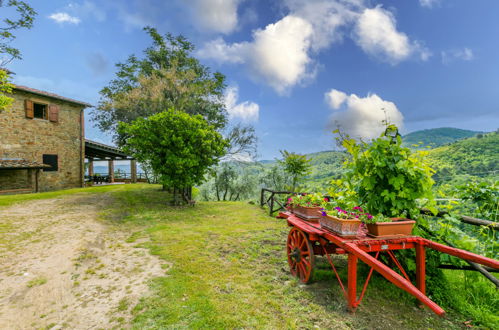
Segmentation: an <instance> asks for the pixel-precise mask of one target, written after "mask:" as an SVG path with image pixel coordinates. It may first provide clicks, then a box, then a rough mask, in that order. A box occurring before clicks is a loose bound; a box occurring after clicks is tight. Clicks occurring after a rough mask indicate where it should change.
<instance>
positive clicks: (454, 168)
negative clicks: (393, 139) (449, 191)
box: [427, 132, 499, 183]
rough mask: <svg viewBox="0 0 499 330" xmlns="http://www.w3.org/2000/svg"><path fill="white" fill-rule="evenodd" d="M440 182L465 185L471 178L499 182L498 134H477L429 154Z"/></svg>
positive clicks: (428, 157)
mask: <svg viewBox="0 0 499 330" xmlns="http://www.w3.org/2000/svg"><path fill="white" fill-rule="evenodd" d="M427 160H428V161H429V162H430V166H431V167H432V168H433V169H435V170H436V171H437V173H436V174H435V175H434V176H433V178H434V179H435V181H437V183H445V182H449V183H464V182H466V181H468V180H470V179H472V178H489V179H494V180H497V179H499V133H497V132H493V133H487V134H478V135H477V136H476V137H472V138H468V139H464V140H460V141H456V142H454V143H452V144H449V145H445V146H440V147H438V148H435V149H432V150H430V151H429V154H428V156H427Z"/></svg>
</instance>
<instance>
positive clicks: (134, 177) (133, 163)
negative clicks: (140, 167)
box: [130, 159, 137, 183]
mask: <svg viewBox="0 0 499 330" xmlns="http://www.w3.org/2000/svg"><path fill="white" fill-rule="evenodd" d="M130 170H131V171H132V183H137V161H136V160H135V159H132V160H130Z"/></svg>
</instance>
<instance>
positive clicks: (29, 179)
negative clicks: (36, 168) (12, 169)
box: [26, 168, 35, 192]
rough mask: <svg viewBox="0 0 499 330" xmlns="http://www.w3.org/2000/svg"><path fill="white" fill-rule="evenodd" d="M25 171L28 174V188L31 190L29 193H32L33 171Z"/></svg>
mask: <svg viewBox="0 0 499 330" xmlns="http://www.w3.org/2000/svg"><path fill="white" fill-rule="evenodd" d="M26 171H27V172H28V173H27V175H28V177H27V179H28V186H29V187H30V188H31V192H33V191H34V190H35V187H33V170H32V169H30V168H28V169H27V170H26Z"/></svg>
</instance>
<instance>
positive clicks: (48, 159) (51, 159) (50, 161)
mask: <svg viewBox="0 0 499 330" xmlns="http://www.w3.org/2000/svg"><path fill="white" fill-rule="evenodd" d="M43 163H44V164H46V165H50V167H47V168H44V169H43V171H44V172H54V171H58V170H59V163H58V159H57V155H43Z"/></svg>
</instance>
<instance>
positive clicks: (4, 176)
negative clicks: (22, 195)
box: [0, 170, 32, 192]
mask: <svg viewBox="0 0 499 330" xmlns="http://www.w3.org/2000/svg"><path fill="white" fill-rule="evenodd" d="M30 174H31V173H30ZM0 187H1V189H0V192H1V190H11V189H27V188H30V189H32V187H31V182H30V181H29V179H28V170H1V171H0Z"/></svg>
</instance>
